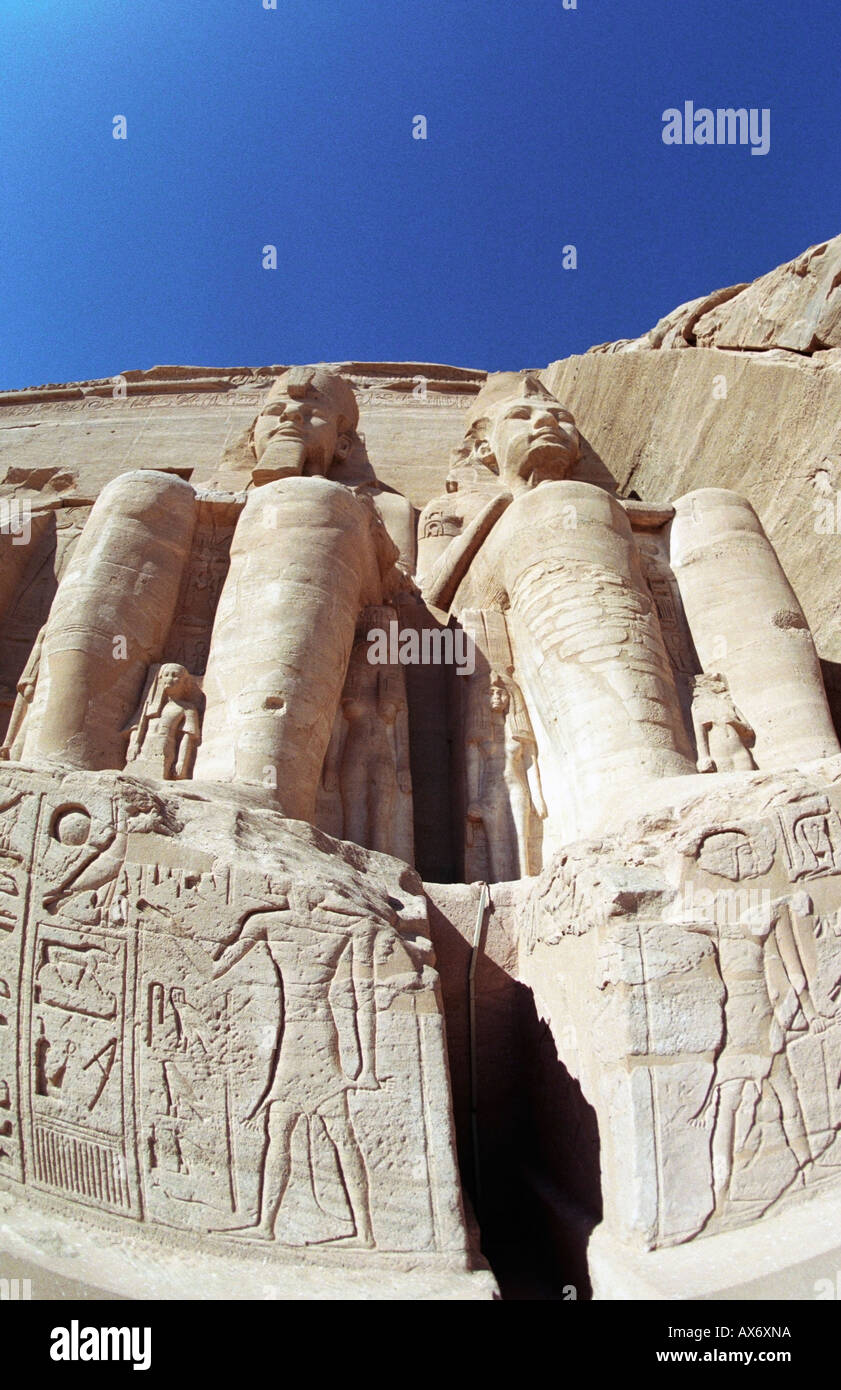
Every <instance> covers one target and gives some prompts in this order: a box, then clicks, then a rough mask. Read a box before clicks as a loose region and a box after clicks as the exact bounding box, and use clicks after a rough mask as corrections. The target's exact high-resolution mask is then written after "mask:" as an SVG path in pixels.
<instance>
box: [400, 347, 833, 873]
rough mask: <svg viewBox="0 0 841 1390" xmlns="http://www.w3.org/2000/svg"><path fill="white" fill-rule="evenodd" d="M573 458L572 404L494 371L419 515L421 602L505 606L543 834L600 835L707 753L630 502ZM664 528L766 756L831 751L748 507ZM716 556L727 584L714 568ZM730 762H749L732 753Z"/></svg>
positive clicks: (796, 626) (692, 505)
mask: <svg viewBox="0 0 841 1390" xmlns="http://www.w3.org/2000/svg"><path fill="white" fill-rule="evenodd" d="M577 457H578V436H577V432H576V430H575V425H574V422H573V420H572V417H571V416H570V414H569V412H568V411H566V410H564V408H563V407H562V406H561V405H560V403H559V402H558V401H556V400H555V399H554V398H553V397H552V396H551V394H550V393H549V391H548V390H547V389H546V388H545V387H544V386H543V384H542V383H541V382H540V381H539V380H538V379H537V378H536V377H535V376H533V375H529V374H526V375H525V376H522V375H517V374H514V373H502V374H500V375H499V376H497V377H492V378H490V379H489V381H488V384H487V385H486V386H485V387H484V388H483V389H482V391H480V393H479V395H478V396H477V398H476V401H475V404H474V406H473V408H472V410H471V412H470V416H469V418H468V423H467V430H466V433H465V438H464V442H463V444H462V445H461V446H460V447H459V448H458V449H457V450H456V451H455V454H454V456H453V460H452V465H451V469H450V473H449V477H448V487H449V488H452V489H453V490H454V494H455V495H454V496H453V495H452V494H450V493H448V494H447V495H446V496H445V497H442V498H436V499H434V500H433V501H432V502H430V503H429V504H428V505H427V507H426V508H425V509H424V512H423V513H422V515H421V518H420V523H419V557H418V564H419V570H420V582H421V584H422V588H423V592H424V594H425V596H426V598H427V601H428V602H429V603H430V604H432V605H433V606H434V607H436V608H437V609H440V610H442V611H444V612H448V613H449V614H451V615H452V617H454V618H455V619H456V620H459V619H460V617H461V615H462V614H463V613H464V612H466V611H470V610H476V609H478V610H480V611H490V612H497V613H501V614H502V615H503V617H504V621H505V624H506V626H507V630H508V632H509V635H510V642H511V647H512V651H513V659H514V670H515V672H516V677H515V678H516V680H517V683H518V684H519V685H520V687H521V688H522V689H523V691H524V692H525V701H526V706H527V708H528V711H529V715H530V717H531V723H532V725H533V727H534V730H535V736H536V740H537V747H538V758H539V761H540V765H541V769H542V780H543V786H544V791H545V798H546V806H547V812H548V815H547V823H546V834H547V837H548V841H549V843H550V845H551V844H554V845H558V844H563V843H564V842H566V841H569V840H570V839H575V838H576V837H577V836H579V835H582V834H584V835H586V834H591V833H594V832H596V831H598V830H599V829H600V828H603V827H604V826H605V825H606V824H608V823H609V822H610V818H611V815H616V814H619V815H622V814H626V813H627V811H628V809H629V808H630V809H633V807H634V805H635V804H637V803H638V800H639V797H640V795H641V789H642V788H643V787H645V786H646V784H651V783H654V782H659V781H662V780H663V779H671V778H674V777H686V776H691V775H692V774H694V773H695V771H696V763H697V762H698V760H699V759H700V760H701V761H703V762H707V761H708V759H709V754H708V753H707V751H706V750H704V751H702V752H697V750H696V747H695V744H696V739H697V737H699V736H701V735H700V730H701V729H702V727H703V728H707V729H709V727H710V726H709V720H706V721H703V720H702V723H701V724H699V725H697V726H696V725H695V724H693V722H692V721H691V720H688V719H687V709H686V700H685V699H682V698H681V690H680V689H679V683H680V681H681V679H682V678H683V676H684V674H685V673H684V671H683V669H682V667H681V666H680V665H676V663H675V659H674V657H675V649H674V644H673V643H671V644H670V645H669V646H667V644H666V641H665V640H664V635H663V628H662V626H661V620H660V610H659V609H658V603H657V602H656V601H655V596H654V592H653V590H652V587H651V584H650V582H649V580H648V578H647V573H649V572H650V566H651V561H650V559H649V561H648V564H647V565H646V564H645V563H644V560H643V555H642V553H641V550H640V547H639V544H638V540H637V536H636V535H635V532H634V529H633V521H634V515H633V510H632V508H631V507H627V508H626V507H624V506H623V505H622V504H621V503H620V502H619V501H618V500H617V499H616V498H614V497H612V496H611V495H610V494H609V493H608V492H607V491H606V490H604V489H603V488H600V487H597V486H595V485H593V484H591V483H586V482H582V481H579V480H577V479H574V478H572V477H570V476H569V474H570V472H571V471H572V470H573V468H574V465H575V463H576V460H577ZM669 516H671V512H669ZM669 532H670V538H669ZM667 541H668V544H669V545H670V548H671V552H672V554H673V556H674V560H673V566H674V570H673V572H674V578H675V580H676V588H675V592H676V593H679V596H680V599H681V600H682V602H683V608H684V614H682V615H681V619H682V620H683V619H684V618H685V621H686V623H687V624H688V628H689V631H690V634H691V638H692V641H693V642H694V645H695V649H696V650H697V653H698V656H699V658H700V660H701V661H702V662H711V661H714V660H716V661H717V665H716V666H715V667H713V668H712V669H713V670H714V671H718V672H721V673H722V674H723V676H724V677H726V679H727V680H728V682H729V688H730V689H731V690H732V691H733V693H734V696H735V697H736V698H738V700H739V704H740V707H741V708H742V709H744V710H745V711H746V713H747V718H748V720H749V721H750V724H748V725H744V727H745V728H750V727H751V726H753V727H754V728H755V729H756V731H757V734H756V754H755V756H756V758H757V764H758V766H759V767H763V766H771V765H780V760H784V759H788V760H789V762H791V761H792V760H797V759H802V758H810V757H811V758H819V757H826V756H829V755H831V754H832V753H834V752H837V751H838V750H839V745H838V741H837V738H836V736H835V732H834V729H833V727H832V721H831V718H830V715H829V710H828V707H827V703H826V696H825V693H824V689H823V683H822V680H821V674H820V666H819V662H818V658H817V654H816V652H815V649H814V643H813V641H812V638H811V634H810V633H809V630H808V626H807V624H806V622H805V619H804V618H803V615H802V611H801V609H800V607H799V604H798V603H797V599H796V598H795V596H794V593H793V592H792V590H791V586H790V585H789V584H788V581H787V580H786V578H785V575H784V574H783V572H782V569H781V568H780V565H779V562H778V561H777V559H776V556H775V554H774V551H773V549H772V547H771V545H770V543H769V542H768V540H767V538H766V536H765V534H764V532H763V531H762V528H761V526H760V524H759V522H758V520H757V518H756V516H755V514H754V513H753V511H752V510H751V508H750V507H749V505H748V504H747V503H746V502H744V501H742V500H741V499H739V498H736V497H735V495H734V494H730V493H723V492H720V491H715V492H711V491H710V490H705V491H701V492H698V493H694V494H691V495H690V496H688V497H686V498H683V499H681V500H680V501H679V502H678V503H677V504H676V509H675V520H674V522H673V523H670V524H669V526H668V528H667ZM722 553H723V554H724V556H725V565H726V568H725V571H724V575H723V579H722V582H721V583H720V584H719V583H718V582H717V581H716V582H715V583H714V581H713V576H712V566H714V565H717V564H718V563H719V559H718V557H719V556H720V555H721V554H722ZM745 559H748V560H749V562H750V564H751V567H752V568H751V573H752V576H753V581H754V582H753V585H752V586H751V587H748V586H746V585H745V584H744V579H743V574H742V569H741V566H742V564H743V562H744V560H745ZM661 568H662V565H661ZM731 576H732V577H731ZM711 588H715V589H716V593H717V596H718V598H717V602H716V603H715V604H710V603H709V602H708V601H707V598H706V595H707V593H708V591H709V590H710V589H711ZM760 633H761V634H762V635H761V637H760ZM670 648H671V649H670ZM704 669H705V667H703V666H702V667H701V669H700V670H699V671H698V673H697V674H698V675H701V674H702V672H703V670H704ZM782 703H785V705H786V709H785V712H784V713H783V712H781V708H780V706H781V704H782ZM743 722H744V721H743ZM703 737H707V735H706V734H704V735H703ZM716 737H717V736H716V735H715V733H714V734H713V738H714V741H716ZM719 744H720V740H719V741H717V742H716V746H717V747H719ZM742 751H743V753H744V751H745V750H744V747H743V746H742ZM735 762H736V764H737V765H739V766H745V760H744V757H740V756H739V755H738V754H737V756H736V760H735ZM722 770H723V769H722Z"/></svg>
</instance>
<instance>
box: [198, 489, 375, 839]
mask: <svg viewBox="0 0 841 1390" xmlns="http://www.w3.org/2000/svg"><path fill="white" fill-rule="evenodd" d="M396 555H397V551H396V548H395V547H394V546H393V545H392V544H391V542H390V541H389V540H388V538H387V536H386V533H385V531H384V529H383V527H382V523H381V522H379V520H378V518H377V517H376V513H375V512H374V509H373V506H372V505H371V504H370V502H365V501H363V500H362V499H361V498H358V497H356V496H355V495H354V494H353V493H352V492H350V491H349V490H348V489H347V488H345V487H342V486H341V485H340V484H339V483H332V482H328V481H327V480H326V479H324V478H283V479H281V480H279V481H277V482H272V483H267V484H266V485H265V486H263V487H259V488H256V489H255V490H254V491H253V492H251V493H250V494H249V497H248V501H247V503H246V505H245V509H244V511H243V513H242V516H241V517H240V520H239V524H238V526H237V529H236V532H235V534H234V540H233V544H232V546H231V568H230V570H229V572H228V577H227V579H226V581H225V586H224V588H223V590H222V595H221V598H220V600H219V607H218V609H217V612H216V620H215V623H214V627H213V636H212V639H211V644H210V656H209V658H208V663H207V672H206V675H205V680H204V690H205V696H206V700H207V705H206V710H205V718H204V730H203V735H202V745H201V748H200V749H199V754H198V758H197V760H196V769H195V774H194V775H195V777H196V778H197V779H202V780H207V781H215V782H244V783H249V784H251V785H254V786H264V787H267V788H269V789H270V790H272V791H273V792H274V795H275V799H276V801H277V803H278V806H279V807H280V809H281V810H282V812H283V814H284V815H287V816H292V817H294V818H296V819H299V820H308V821H312V820H313V818H314V815H315V798H316V791H317V788H318V781H319V777H320V775H321V768H322V764H323V762H324V755H325V753H326V751H327V745H328V743H329V741H330V734H331V730H332V727H333V720H334V718H335V715H336V711H337V709H338V705H339V699H340V697H341V692H342V684H343V682H344V678H345V672H346V670H347V665H348V660H349V658H350V652H351V648H352V646H353V639H354V628H355V624H356V618H357V615H358V613H359V610H360V608H362V607H363V606H364V605H366V604H371V603H379V602H380V601H381V598H382V580H381V574H382V572H383V570H384V569H385V568H386V567H387V566H388V565H390V564H391V562H392V561H393V559H394V558H395V557H396Z"/></svg>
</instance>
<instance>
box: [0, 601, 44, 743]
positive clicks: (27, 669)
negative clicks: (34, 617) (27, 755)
mask: <svg viewBox="0 0 841 1390" xmlns="http://www.w3.org/2000/svg"><path fill="white" fill-rule="evenodd" d="M45 631H46V623H45V624H44V626H43V627H42V628H41V631H40V632H39V633H38V636H37V637H36V638H35V645H34V647H33V648H32V651H31V652H30V653H29V660H28V661H27V663H26V665H25V666H24V668H23V670H22V672H21V674H20V679H19V681H18V683H17V699H16V700H15V703H14V706H13V709H12V716H11V719H10V720H9V727H8V729H7V730H6V738H5V741H4V743H3V747H2V748H0V760H2V761H3V762H13V763H17V762H20V760H21V758H22V756H23V737H24V734H25V732H26V720H27V716H28V715H29V711H30V710H31V708H32V701H33V700H34V699H35V686H36V685H37V683H38V670H39V668H40V665H41V648H42V647H43V645H44V632H45Z"/></svg>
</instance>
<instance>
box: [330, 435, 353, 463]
mask: <svg viewBox="0 0 841 1390" xmlns="http://www.w3.org/2000/svg"><path fill="white" fill-rule="evenodd" d="M352 448H353V440H352V439H351V437H350V435H349V434H340V435H339V438H338V441H337V443H336V452H335V453H334V455H333V462H334V463H344V461H345V459H346V458H347V457H348V455H349V454H350V451H351V449H352Z"/></svg>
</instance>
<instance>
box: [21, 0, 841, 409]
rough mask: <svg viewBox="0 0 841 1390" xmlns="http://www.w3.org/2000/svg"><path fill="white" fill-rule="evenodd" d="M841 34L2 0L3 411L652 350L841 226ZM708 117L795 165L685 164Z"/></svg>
mask: <svg viewBox="0 0 841 1390" xmlns="http://www.w3.org/2000/svg"><path fill="white" fill-rule="evenodd" d="M840 41H841V6H839V0H810V3H809V4H808V5H807V6H803V5H798V4H795V3H794V0H791V3H783V0H641V3H638V4H634V3H633V0H578V3H577V8H576V9H575V10H567V9H564V7H563V3H562V0H277V9H276V10H266V9H264V8H263V0H72V3H71V0H2V6H0V54H2V58H1V59H0V74H2V76H0V149H2V162H0V186H1V187H2V192H0V306H2V307H1V308H0V314H1V315H2V318H0V388H10V387H19V386H24V385H30V384H40V383H43V382H47V381H63V380H74V379H80V378H85V377H95V376H110V375H112V374H115V373H117V372H119V371H122V370H125V369H127V368H130V367H149V366H152V365H154V364H156V363H171V362H182V363H194V364H204V365H261V364H264V363H269V362H294V361H300V362H306V361H316V360H341V359H345V358H357V359H363V360H406V359H408V360H414V361H439V362H451V363H457V364H461V365H464V366H476V367H485V368H488V369H504V368H522V367H527V366H533V365H541V364H543V363H545V362H547V361H549V360H551V359H554V358H557V357H562V356H565V355H567V354H569V353H571V352H576V351H581V350H583V349H585V348H586V347H588V346H589V345H591V344H593V343H598V342H602V341H604V340H606V339H609V338H616V337H628V336H633V335H636V334H637V333H640V332H642V331H644V330H645V329H647V328H648V327H650V326H651V325H652V324H653V323H654V322H656V320H657V319H658V318H659V317H660V316H661V315H662V314H663V313H665V312H667V311H668V310H669V309H671V308H673V307H674V306H675V305H676V304H678V303H680V302H681V301H682V300H685V299H688V298H691V297H693V296H695V295H696V294H701V293H704V292H706V291H708V290H711V289H714V288H717V287H718V286H720V285H726V284H731V283H734V282H736V281H739V280H749V279H752V278H754V277H755V276H757V275H759V274H761V273H762V272H764V271H766V270H768V269H770V268H771V267H772V266H774V265H776V264H778V263H779V262H781V261H784V260H788V259H790V258H791V257H792V256H794V255H796V254H797V253H799V252H800V251H802V250H804V249H805V248H806V246H808V245H811V244H813V243H815V242H817V241H820V240H823V239H826V238H827V237H830V236H832V235H833V234H835V233H836V232H838V231H839V230H841V219H839V216H838V200H839V190H841V177H839V175H840V174H841V169H839V162H841V153H839V151H841V142H839V138H838V124H839V111H841V100H839V96H840V95H841V93H839V87H841V76H839V70H838V55H839V51H841V42H840ZM686 100H692V101H694V102H695V104H696V106H702V105H704V106H709V107H716V106H745V107H760V108H761V107H770V109H771V113H772V115H771V149H770V152H769V153H768V154H767V155H765V156H752V155H751V154H750V151H749V149H747V148H745V147H740V146H735V147H683V146H681V147H667V146H665V145H664V144H663V142H662V139H661V132H662V114H663V112H664V110H665V109H666V108H668V107H673V106H681V105H682V104H683V102H684V101H686ZM116 115H123V116H125V117H126V120H127V131H128V138H127V139H126V140H123V141H120V140H114V139H113V136H112V130H113V124H112V123H113V118H114V116H116ZM416 115H424V116H425V117H426V118H427V121H428V138H427V139H426V140H425V141H421V140H414V139H413V138H412V120H413V117H414V116H416ZM267 244H275V245H276V246H277V247H278V268H277V270H274V271H271V270H265V269H263V266H262V263H261V253H262V248H263V246H264V245H267ZM570 244H572V245H575V246H576V248H577V256H578V268H577V269H575V270H564V269H563V266H562V258H563V247H564V246H565V245H570Z"/></svg>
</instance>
